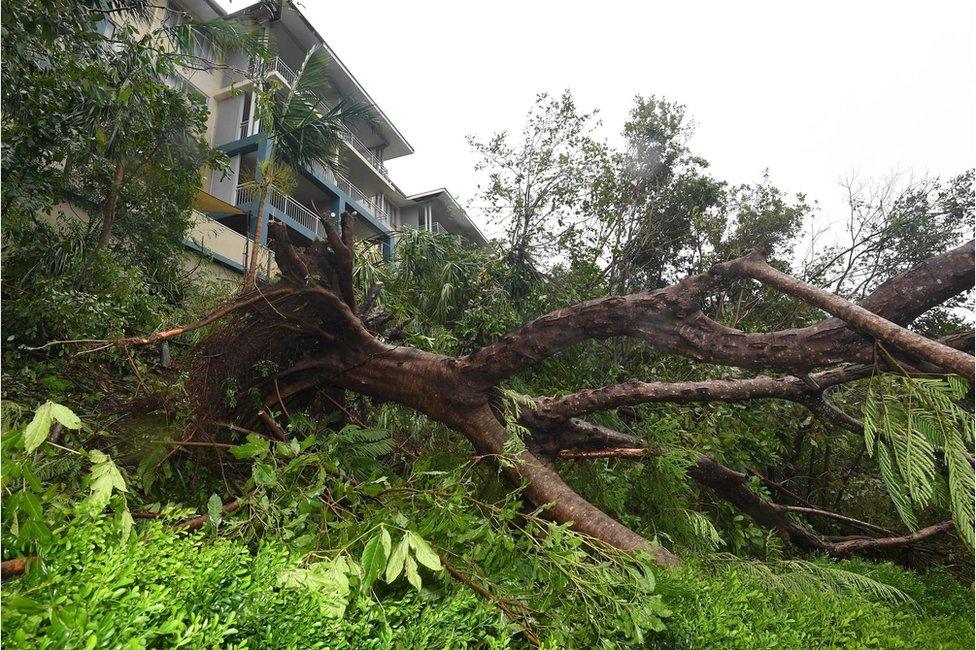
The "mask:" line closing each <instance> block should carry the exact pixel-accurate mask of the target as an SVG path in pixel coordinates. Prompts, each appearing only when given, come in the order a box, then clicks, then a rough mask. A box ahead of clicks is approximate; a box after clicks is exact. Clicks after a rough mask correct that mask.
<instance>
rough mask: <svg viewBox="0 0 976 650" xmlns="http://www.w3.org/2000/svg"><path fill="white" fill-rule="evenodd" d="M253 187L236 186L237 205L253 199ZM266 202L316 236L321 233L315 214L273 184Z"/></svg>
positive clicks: (319, 222) (320, 224) (320, 225)
mask: <svg viewBox="0 0 976 650" xmlns="http://www.w3.org/2000/svg"><path fill="white" fill-rule="evenodd" d="M255 195H256V191H255V187H254V186H253V185H238V186H237V205H243V204H245V203H250V202H251V201H253V200H255V198H256V197H255ZM267 200H268V204H269V205H270V206H271V207H273V208H274V209H276V210H278V211H279V212H283V213H284V214H286V215H288V216H289V217H290V218H291V219H293V220H294V221H295V222H296V223H298V224H300V225H302V226H303V227H305V228H306V229H307V230H310V231H311V232H313V233H315V235H316V236H318V235H319V234H321V233H323V232H324V231H325V229H324V228H323V227H322V222H321V221H320V220H319V217H318V215H317V214H315V213H314V212H312V211H311V210H309V209H308V208H306V207H305V206H304V205H302V204H301V203H299V202H298V201H296V200H295V199H294V198H292V197H290V196H288V195H287V194H285V193H284V192H281V191H279V190H278V188H277V187H275V186H274V185H272V186H271V190H270V192H268V196H267Z"/></svg>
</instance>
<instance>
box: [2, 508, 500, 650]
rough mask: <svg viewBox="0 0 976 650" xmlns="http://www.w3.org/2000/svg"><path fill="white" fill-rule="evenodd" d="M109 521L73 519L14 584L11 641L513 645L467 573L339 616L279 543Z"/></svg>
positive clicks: (15, 644) (7, 626)
mask: <svg viewBox="0 0 976 650" xmlns="http://www.w3.org/2000/svg"><path fill="white" fill-rule="evenodd" d="M107 521H108V520H103V523H97V522H95V523H85V522H81V521H79V522H78V523H76V524H74V525H71V526H69V527H68V528H67V529H66V530H64V531H63V533H62V534H61V535H59V537H58V540H57V541H56V542H55V543H54V544H53V545H52V546H51V547H50V548H49V549H47V551H48V553H47V555H46V557H49V558H51V559H50V560H45V562H44V563H43V564H42V565H39V566H35V567H33V568H31V569H30V570H28V572H27V574H26V575H25V576H24V577H22V578H20V579H19V580H17V581H15V582H13V583H10V584H9V585H5V586H4V593H3V601H2V608H3V622H4V641H5V645H6V646H8V647H11V648H80V647H84V648H119V647H121V648H144V647H177V646H181V647H190V648H214V647H221V648H227V647H232V648H320V647H328V648H388V647H402V648H420V647H443V648H448V647H468V646H472V645H473V646H478V647H487V648H507V647H510V637H511V635H512V634H513V632H514V631H513V630H511V629H509V627H508V625H507V621H506V620H505V619H504V617H502V615H501V613H500V612H499V610H497V609H496V608H495V607H494V606H492V605H491V604H489V603H487V602H486V601H484V600H482V599H481V598H480V597H479V596H477V595H475V594H474V593H473V592H471V591H468V590H467V589H466V588H463V587H460V586H459V585H454V584H451V583H447V585H446V586H444V587H443V588H442V589H435V590H431V589H424V590H423V591H421V592H416V591H414V590H413V589H412V588H410V587H408V586H404V587H403V588H400V589H396V590H393V591H390V592H388V593H387V594H386V595H385V596H384V598H383V599H382V601H379V602H377V601H375V600H373V599H372V597H371V596H370V595H369V593H362V594H357V595H356V596H354V598H353V600H352V601H351V602H350V604H349V607H348V609H347V611H346V614H345V616H344V617H343V618H337V617H335V616H331V615H329V613H328V611H327V610H323V607H322V602H321V599H320V598H319V596H318V595H317V594H316V593H315V592H314V591H312V590H309V589H304V588H284V587H281V586H280V583H279V575H280V572H281V571H282V570H283V569H288V568H294V567H295V566H296V565H297V563H296V561H295V560H294V559H292V558H291V557H289V554H288V553H287V551H284V550H282V548H281V547H280V546H277V545H272V544H265V545H262V546H261V548H260V549H259V550H258V551H257V552H256V553H255V554H253V555H252V554H251V553H250V552H249V551H248V549H247V547H246V546H244V545H243V544H240V543H239V542H231V541H228V540H223V539H219V538H218V539H213V540H205V539H204V538H203V536H202V535H200V534H197V535H184V534H179V533H174V532H172V531H171V530H169V529H166V528H164V527H163V525H162V524H161V523H158V522H149V523H146V524H143V525H140V526H139V527H138V535H132V536H131V537H130V539H129V541H128V542H126V543H123V542H122V541H121V540H120V539H119V537H118V534H117V533H116V532H113V530H114V527H113V526H108V525H105V523H104V522H107Z"/></svg>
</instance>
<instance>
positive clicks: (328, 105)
mask: <svg viewBox="0 0 976 650" xmlns="http://www.w3.org/2000/svg"><path fill="white" fill-rule="evenodd" d="M258 65H259V62H258V61H255V60H254V59H252V60H251V66H250V74H251V75H252V76H255V75H256V73H257V72H258V71H259V68H258ZM263 72H264V74H268V73H269V72H277V73H278V74H280V75H281V76H282V78H284V80H285V81H286V82H288V85H289V86H291V85H292V84H293V83H295V79H296V77H297V76H298V75H297V74H296V73H295V71H294V70H292V69H291V68H290V67H288V64H286V63H285V62H284V61H282V60H281V59H280V58H278V57H275V58H274V59H272V60H271V61H270V62H268V63H266V64H264V65H263ZM323 99H325V98H323ZM323 106H324V108H325V109H326V110H332V109H333V108H335V106H336V104H334V103H332V102H329V101H325V103H324V104H323ZM248 135H252V134H250V133H249V134H248ZM242 137H243V136H242ZM341 137H342V139H343V140H344V141H345V142H346V143H347V144H349V145H350V146H351V147H352V148H354V149H355V150H356V151H358V152H359V153H360V155H362V157H363V158H365V159H366V161H367V162H368V163H369V164H370V165H372V166H373V167H374V168H375V169H376V171H378V172H379V173H380V174H382V175H383V176H384V177H385V178H386V179H387V180H389V179H390V173H389V171H387V169H386V165H384V164H383V161H382V160H381V159H380V157H379V156H378V155H377V154H376V152H374V151H373V150H371V149H370V148H369V147H367V146H366V143H364V142H363V141H362V140H360V139H359V138H358V137H357V136H356V134H354V133H348V132H346V133H342V134H341Z"/></svg>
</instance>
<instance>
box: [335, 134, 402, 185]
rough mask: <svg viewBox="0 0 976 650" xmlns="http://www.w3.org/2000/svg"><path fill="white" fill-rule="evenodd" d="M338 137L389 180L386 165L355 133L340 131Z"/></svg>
mask: <svg viewBox="0 0 976 650" xmlns="http://www.w3.org/2000/svg"><path fill="white" fill-rule="evenodd" d="M340 137H341V138H342V139H343V140H344V141H345V142H346V143H347V144H349V145H350V146H352V147H353V148H354V149H355V150H356V151H358V152H359V154H360V155H361V156H362V157H363V158H365V159H366V162H368V163H369V164H370V165H372V166H373V168H374V169H376V171H378V172H379V173H381V174H382V175H383V177H384V178H386V180H390V172H389V171H387V169H386V165H384V164H383V161H382V160H380V157H379V156H378V155H376V153H375V152H374V151H373V150H371V149H370V148H369V147H367V146H366V144H365V143H364V142H363V141H362V140H360V139H359V138H357V137H356V134H355V133H350V132H342V133H341V134H340Z"/></svg>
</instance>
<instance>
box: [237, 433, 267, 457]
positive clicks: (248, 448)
mask: <svg viewBox="0 0 976 650" xmlns="http://www.w3.org/2000/svg"><path fill="white" fill-rule="evenodd" d="M270 449H271V445H270V443H269V442H268V439H267V438H262V437H261V436H259V435H257V434H254V433H249V434H247V442H246V443H244V444H243V445H237V446H236V447H231V448H230V449H229V450H228V451H230V453H231V454H233V456H234V458H237V459H238V460H243V459H245V458H264V457H266V456H267V455H268V451H269V450H270Z"/></svg>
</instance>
